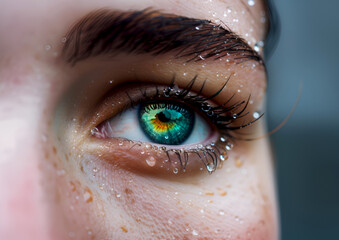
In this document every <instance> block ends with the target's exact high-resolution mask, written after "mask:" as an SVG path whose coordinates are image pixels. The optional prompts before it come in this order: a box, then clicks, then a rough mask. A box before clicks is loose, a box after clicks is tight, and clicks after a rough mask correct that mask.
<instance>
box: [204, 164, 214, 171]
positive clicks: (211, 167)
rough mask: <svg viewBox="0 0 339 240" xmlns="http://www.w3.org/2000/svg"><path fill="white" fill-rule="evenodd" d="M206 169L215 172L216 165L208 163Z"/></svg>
mask: <svg viewBox="0 0 339 240" xmlns="http://www.w3.org/2000/svg"><path fill="white" fill-rule="evenodd" d="M206 168H207V171H209V172H213V171H214V170H215V165H214V163H208V164H207V166H206Z"/></svg>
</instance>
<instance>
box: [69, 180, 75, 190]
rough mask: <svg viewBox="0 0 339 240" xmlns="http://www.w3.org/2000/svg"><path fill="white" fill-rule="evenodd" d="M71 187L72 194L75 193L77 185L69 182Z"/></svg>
mask: <svg viewBox="0 0 339 240" xmlns="http://www.w3.org/2000/svg"><path fill="white" fill-rule="evenodd" d="M69 186H70V189H71V191H72V192H74V191H75V190H76V187H75V184H74V183H73V182H72V181H71V182H69Z"/></svg>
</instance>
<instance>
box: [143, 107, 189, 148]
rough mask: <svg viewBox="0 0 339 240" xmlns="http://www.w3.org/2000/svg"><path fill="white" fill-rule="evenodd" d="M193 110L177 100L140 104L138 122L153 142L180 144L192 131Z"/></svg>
mask: <svg viewBox="0 0 339 240" xmlns="http://www.w3.org/2000/svg"><path fill="white" fill-rule="evenodd" d="M194 121H195V115H194V112H193V111H192V110H191V109H189V108H188V107H187V106H185V105H183V104H180V103H177V102H167V101H163V102H156V103H155V102H154V103H147V104H141V105H140V109H139V123H140V126H141V128H142V130H143V131H144V133H145V134H146V136H147V137H148V138H149V139H150V140H152V141H153V142H155V143H159V144H166V145H179V144H182V143H183V142H184V141H185V140H187V138H188V137H189V135H190V134H191V132H192V129H193V126H194Z"/></svg>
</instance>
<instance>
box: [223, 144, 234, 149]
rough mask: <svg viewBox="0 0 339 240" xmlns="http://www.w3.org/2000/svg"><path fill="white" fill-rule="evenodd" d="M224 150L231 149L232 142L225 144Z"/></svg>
mask: <svg viewBox="0 0 339 240" xmlns="http://www.w3.org/2000/svg"><path fill="white" fill-rule="evenodd" d="M225 148H226V150H228V151H229V150H231V149H232V148H233V143H227V144H226V146H225Z"/></svg>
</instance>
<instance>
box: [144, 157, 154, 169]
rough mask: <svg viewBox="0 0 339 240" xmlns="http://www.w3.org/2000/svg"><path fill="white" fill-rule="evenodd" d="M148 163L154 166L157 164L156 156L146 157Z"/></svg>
mask: <svg viewBox="0 0 339 240" xmlns="http://www.w3.org/2000/svg"><path fill="white" fill-rule="evenodd" d="M146 163H147V165H148V166H150V167H154V166H155V164H156V160H155V158H154V157H149V158H147V159H146Z"/></svg>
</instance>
